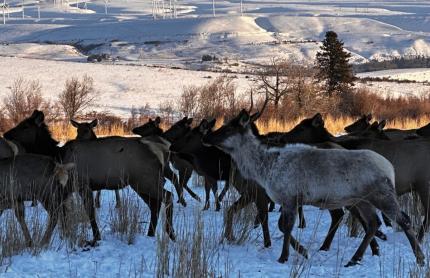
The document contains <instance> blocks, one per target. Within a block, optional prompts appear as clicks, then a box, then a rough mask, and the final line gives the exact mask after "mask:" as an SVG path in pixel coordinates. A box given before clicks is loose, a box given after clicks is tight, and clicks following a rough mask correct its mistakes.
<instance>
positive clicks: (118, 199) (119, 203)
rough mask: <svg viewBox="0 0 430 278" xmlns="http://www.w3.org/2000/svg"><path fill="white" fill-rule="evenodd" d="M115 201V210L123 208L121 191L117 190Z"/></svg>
mask: <svg viewBox="0 0 430 278" xmlns="http://www.w3.org/2000/svg"><path fill="white" fill-rule="evenodd" d="M115 200H116V205H115V208H120V207H121V197H120V196H119V190H118V189H115ZM99 202H100V201H99ZM99 205H100V204H99ZM99 207H100V206H99Z"/></svg>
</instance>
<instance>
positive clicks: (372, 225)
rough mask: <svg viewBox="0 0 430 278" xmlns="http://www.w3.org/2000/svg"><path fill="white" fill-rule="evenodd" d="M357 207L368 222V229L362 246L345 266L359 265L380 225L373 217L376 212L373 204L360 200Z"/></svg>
mask: <svg viewBox="0 0 430 278" xmlns="http://www.w3.org/2000/svg"><path fill="white" fill-rule="evenodd" d="M356 208H357V210H358V212H359V213H360V216H361V218H362V219H363V220H364V221H365V223H366V224H367V225H366V226H367V229H366V234H365V236H364V238H363V240H362V242H361V244H360V246H358V249H357V251H356V252H355V254H354V256H352V258H351V260H350V261H349V262H348V263H347V264H346V265H345V267H349V266H354V265H357V264H358V263H359V262H360V261H361V259H362V258H363V254H364V251H366V249H367V246H369V244H370V242H371V241H372V239H373V238H374V236H375V232H376V230H377V226H378V224H377V222H376V220H375V218H374V217H373V214H374V213H376V211H375V209H374V207H373V206H372V205H371V204H369V203H365V202H360V203H358V204H357V205H356Z"/></svg>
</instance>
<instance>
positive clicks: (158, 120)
mask: <svg viewBox="0 0 430 278" xmlns="http://www.w3.org/2000/svg"><path fill="white" fill-rule="evenodd" d="M154 122H155V124H156V125H157V127H158V126H159V125H160V123H161V118H160V117H158V116H157V118H155V120H154Z"/></svg>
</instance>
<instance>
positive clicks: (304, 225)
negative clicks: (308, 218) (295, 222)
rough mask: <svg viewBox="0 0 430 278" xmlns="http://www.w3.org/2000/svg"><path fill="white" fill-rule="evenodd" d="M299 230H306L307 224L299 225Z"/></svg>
mask: <svg viewBox="0 0 430 278" xmlns="http://www.w3.org/2000/svg"><path fill="white" fill-rule="evenodd" d="M298 227H299V229H304V228H306V223H299V226H298Z"/></svg>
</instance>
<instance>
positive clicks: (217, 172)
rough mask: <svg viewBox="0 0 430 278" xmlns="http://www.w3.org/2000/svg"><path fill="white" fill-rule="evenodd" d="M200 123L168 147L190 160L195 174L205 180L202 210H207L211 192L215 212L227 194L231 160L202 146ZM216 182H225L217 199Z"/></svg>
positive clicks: (219, 152) (214, 150) (215, 149)
mask: <svg viewBox="0 0 430 278" xmlns="http://www.w3.org/2000/svg"><path fill="white" fill-rule="evenodd" d="M202 123H203V121H202ZM202 123H200V125H199V126H197V127H195V128H193V129H192V130H190V131H189V132H188V133H187V134H186V135H185V136H183V137H181V138H179V139H178V140H176V141H175V142H174V143H173V144H172V145H171V146H170V151H172V152H173V153H178V154H181V155H186V156H188V157H189V158H190V160H189V162H190V163H191V164H192V165H193V169H194V170H195V171H196V172H197V174H199V175H200V176H203V177H204V178H205V193H206V198H205V206H204V208H203V210H207V209H208V208H209V206H210V204H209V193H210V191H211V190H212V193H213V195H214V197H215V206H216V210H217V211H218V210H220V208H221V204H220V201H221V200H222V198H223V197H224V195H225V193H226V192H227V189H228V186H229V184H230V169H231V168H230V167H231V158H230V156H229V155H228V154H226V153H224V152H222V151H220V150H219V149H217V148H214V147H205V146H203V145H202V143H201V138H202V136H203V135H202V133H201V132H202V131H203V127H202ZM212 123H213V124H215V121H214V120H213V121H212ZM210 124H211V123H209V125H210ZM218 181H225V186H224V189H223V190H222V192H221V194H220V196H219V197H218V193H217V190H218V184H217V182H218Z"/></svg>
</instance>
